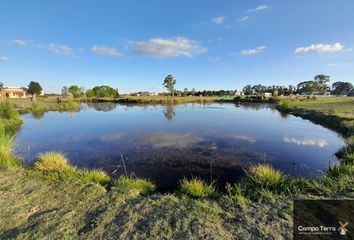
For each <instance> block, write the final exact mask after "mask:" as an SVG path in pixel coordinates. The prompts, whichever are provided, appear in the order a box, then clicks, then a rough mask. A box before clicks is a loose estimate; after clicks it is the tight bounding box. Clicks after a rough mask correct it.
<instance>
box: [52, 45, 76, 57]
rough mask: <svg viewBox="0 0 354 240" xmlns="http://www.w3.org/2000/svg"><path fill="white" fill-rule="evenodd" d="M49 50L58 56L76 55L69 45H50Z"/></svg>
mask: <svg viewBox="0 0 354 240" xmlns="http://www.w3.org/2000/svg"><path fill="white" fill-rule="evenodd" d="M47 48H48V50H49V51H52V52H55V53H58V54H63V55H75V50H74V49H72V48H70V47H69V46H68V45H61V44H55V43H50V44H49V45H48V47H47Z"/></svg>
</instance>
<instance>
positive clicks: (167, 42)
mask: <svg viewBox="0 0 354 240" xmlns="http://www.w3.org/2000/svg"><path fill="white" fill-rule="evenodd" d="M129 46H130V47H131V49H132V50H133V51H134V52H135V53H137V54H139V55H144V56H150V57H156V58H165V57H193V56H196V55H199V54H202V53H205V52H207V51H208V49H207V48H204V47H202V46H201V45H200V44H199V43H198V42H196V41H194V40H190V39H188V38H183V37H177V38H174V39H163V38H153V39H150V40H149V41H132V42H130V43H129Z"/></svg>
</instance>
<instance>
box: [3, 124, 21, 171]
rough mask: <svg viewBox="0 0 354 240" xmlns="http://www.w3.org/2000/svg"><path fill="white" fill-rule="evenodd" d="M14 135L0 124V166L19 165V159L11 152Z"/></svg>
mask: <svg viewBox="0 0 354 240" xmlns="http://www.w3.org/2000/svg"><path fill="white" fill-rule="evenodd" d="M14 139H15V135H13V134H9V133H7V132H6V131H5V129H4V128H3V127H1V126H0V168H8V167H14V166H21V160H20V158H19V157H17V156H15V154H14V153H13V148H14Z"/></svg>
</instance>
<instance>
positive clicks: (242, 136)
mask: <svg viewBox="0 0 354 240" xmlns="http://www.w3.org/2000/svg"><path fill="white" fill-rule="evenodd" d="M232 138H234V139H237V140H242V141H246V142H250V143H255V142H256V140H255V139H254V138H252V137H250V136H246V135H234V136H233V137H232Z"/></svg>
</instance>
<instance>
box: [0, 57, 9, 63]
mask: <svg viewBox="0 0 354 240" xmlns="http://www.w3.org/2000/svg"><path fill="white" fill-rule="evenodd" d="M8 60H9V58H7V57H4V56H0V62H6V61H8Z"/></svg>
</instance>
